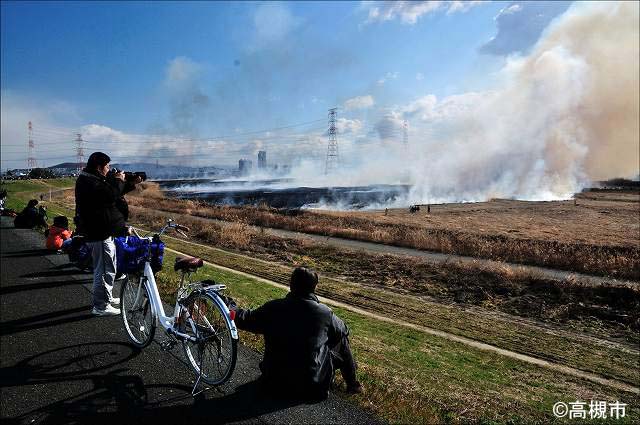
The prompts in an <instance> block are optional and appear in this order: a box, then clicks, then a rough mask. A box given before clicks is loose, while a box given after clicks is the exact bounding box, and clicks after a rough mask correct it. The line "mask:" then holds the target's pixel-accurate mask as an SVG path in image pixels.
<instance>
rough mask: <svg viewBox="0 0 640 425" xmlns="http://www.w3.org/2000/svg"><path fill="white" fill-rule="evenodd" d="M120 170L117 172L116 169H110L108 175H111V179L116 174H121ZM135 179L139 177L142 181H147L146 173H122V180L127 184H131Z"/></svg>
mask: <svg viewBox="0 0 640 425" xmlns="http://www.w3.org/2000/svg"><path fill="white" fill-rule="evenodd" d="M121 171H122V170H118V169H117V168H112V169H111V170H109V174H111V177H113V176H114V175H116V174H117V173H119V172H121ZM136 177H140V178H141V179H142V181H145V180H147V173H146V172H144V171H135V172H131V171H124V180H125V181H127V182H131V181H133V180H135V179H136Z"/></svg>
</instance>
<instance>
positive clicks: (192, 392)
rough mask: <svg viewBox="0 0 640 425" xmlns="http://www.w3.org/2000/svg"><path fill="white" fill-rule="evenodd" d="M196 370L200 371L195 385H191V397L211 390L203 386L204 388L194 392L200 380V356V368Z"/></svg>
mask: <svg viewBox="0 0 640 425" xmlns="http://www.w3.org/2000/svg"><path fill="white" fill-rule="evenodd" d="M198 369H200V370H199V372H198V379H196V383H195V384H193V389H192V390H191V397H196V396H199V395H200V394H202V393H203V392H205V391H208V390H210V389H211V388H210V387H207V386H205V388H203V389H201V390H200V391H196V389H197V388H198V384H200V379H201V378H202V356H200V367H199V368H198Z"/></svg>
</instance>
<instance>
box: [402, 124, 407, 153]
mask: <svg viewBox="0 0 640 425" xmlns="http://www.w3.org/2000/svg"><path fill="white" fill-rule="evenodd" d="M402 143H404V146H405V147H407V146H409V123H407V120H404V121H403V123H402Z"/></svg>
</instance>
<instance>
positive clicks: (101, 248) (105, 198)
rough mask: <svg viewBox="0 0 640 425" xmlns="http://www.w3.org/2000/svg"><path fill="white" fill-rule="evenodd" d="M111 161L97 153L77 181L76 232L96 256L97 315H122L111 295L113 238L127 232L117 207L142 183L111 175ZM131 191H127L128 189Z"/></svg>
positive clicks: (89, 160) (113, 279) (114, 256)
mask: <svg viewBox="0 0 640 425" xmlns="http://www.w3.org/2000/svg"><path fill="white" fill-rule="evenodd" d="M110 162H111V158H109V156H108V155H107V154H105V153H102V152H94V153H92V154H91V155H90V156H89V159H88V161H87V166H86V167H85V168H84V170H82V172H81V173H80V176H79V177H78V179H77V180H76V188H75V194H76V220H77V221H76V224H77V229H76V230H77V231H78V233H80V234H83V235H84V236H85V237H86V240H87V244H88V245H89V246H90V248H91V255H92V257H93V310H92V314H94V315H96V316H111V315H117V314H120V309H119V308H117V307H118V306H119V305H120V299H119V298H114V297H113V296H112V290H113V284H114V282H115V278H116V246H115V243H114V241H113V237H114V236H120V235H124V234H125V233H126V231H127V228H126V222H125V218H124V216H123V214H122V212H121V211H120V209H119V208H118V206H117V202H118V200H119V199H120V198H122V195H124V193H126V192H127V191H129V190H131V189H132V188H133V187H135V184H137V183H139V182H140V181H142V179H141V178H140V177H136V178H135V179H134V180H132V181H129V182H125V173H124V172H122V171H119V172H117V173H115V174H113V175H111V176H109V163H110ZM127 189H128V190H127Z"/></svg>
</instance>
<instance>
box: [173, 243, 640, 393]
mask: <svg viewBox="0 0 640 425" xmlns="http://www.w3.org/2000/svg"><path fill="white" fill-rule="evenodd" d="M165 249H167V250H169V251H171V252H173V253H175V254H178V255H184V256H189V255H188V254H186V253H184V252H181V251H176V250H174V249H170V248H165ZM205 264H206V265H208V266H211V267H215V268H217V269H220V270H225V271H228V272H232V273H236V274H239V275H241V276H245V277H249V278H251V279H255V280H257V281H260V282H263V283H266V284H268V285H271V286H275V287H278V288H283V289H288V288H287V286H286V285H283V284H280V283H277V282H274V281H271V280H268V279H264V278H262V277H259V276H255V275H252V274H250V273H245V272H242V271H238V270H234V269H231V268H228V267H224V266H221V265H219V264H215V263H211V262H209V261H205ZM318 298H319V299H320V301H322V302H323V303H325V304H329V305H333V306H336V307H340V308H344V309H345V310H349V311H352V312H354V313H358V314H361V315H364V316H367V317H371V318H373V319H376V320H380V321H384V322H387V323H393V324H395V325H400V326H404V327H407V328H411V329H414V330H417V331H420V332H424V333H427V334H430V335H434V336H438V337H440V338H445V339H448V340H450V341H455V342H459V343H461V344H465V345H467V346H470V347H473V348H477V349H480V350H484V351H490V352H493V353H496V354H500V355H502V356H506V357H509V358H512V359H516V360H520V361H523V362H526V363H530V364H534V365H537V366H540V367H544V368H547V369H551V370H554V371H557V372H560V373H564V374H565V375H570V376H575V377H577V378H581V379H586V380H588V381H591V382H595V383H597V384H600V385H606V386H609V387H612V388H616V389H619V390H622V391H626V392H630V393H634V394H637V395H640V388H638V387H635V386H633V385H630V384H627V383H625V382H622V381H618V380H616V379H608V378H603V377H602V376H599V375H596V374H594V373H590V372H585V371H583V370H579V369H575V368H572V367H569V366H564V365H561V364H557V363H553V362H549V361H547V360H542V359H538V358H535V357H532V356H527V355H525V354H520V353H516V352H514V351H509V350H505V349H503V348H499V347H496V346H493V345H490V344H485V343H483V342H479V341H475V340H473V339H470V338H465V337H461V336H458V335H455V334H452V333H449V332H443V331H440V330H437V329H433V328H429V327H426V326H422V325H416V324H413V323H408V322H404V321H400V320H396V319H393V318H390V317H386V316H382V315H379V314H376V313H372V312H370V311H367V310H363V309H361V308H358V307H354V306H352V305H350V304H346V303H342V302H339V301H334V300H332V299H329V298H325V297H318Z"/></svg>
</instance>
